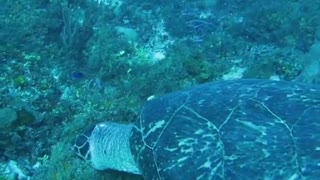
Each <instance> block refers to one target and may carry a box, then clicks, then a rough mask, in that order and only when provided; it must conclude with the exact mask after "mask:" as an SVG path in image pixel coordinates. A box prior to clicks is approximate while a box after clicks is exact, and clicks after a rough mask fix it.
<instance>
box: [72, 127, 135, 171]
mask: <svg viewBox="0 0 320 180" xmlns="http://www.w3.org/2000/svg"><path fill="white" fill-rule="evenodd" d="M132 127H133V125H132V124H120V123H115V122H103V123H99V124H97V125H95V126H93V127H91V128H89V129H87V130H86V131H84V132H83V133H81V134H80V135H78V137H77V138H76V140H75V143H74V147H73V149H74V151H75V152H76V154H77V155H78V156H79V157H80V158H82V159H84V160H85V161H86V162H87V163H88V164H90V165H91V166H92V167H93V168H95V169H97V170H105V169H113V170H118V171H125V172H129V173H134V174H141V173H140V171H139V169H138V167H137V165H136V163H135V161H134V157H133V155H132V153H131V150H130V142H129V141H130V136H131V130H132Z"/></svg>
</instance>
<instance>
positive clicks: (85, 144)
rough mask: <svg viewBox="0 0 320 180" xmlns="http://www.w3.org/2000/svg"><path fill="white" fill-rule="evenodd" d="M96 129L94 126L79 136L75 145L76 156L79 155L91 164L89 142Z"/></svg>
mask: <svg viewBox="0 0 320 180" xmlns="http://www.w3.org/2000/svg"><path fill="white" fill-rule="evenodd" d="M94 128H95V126H92V127H90V128H88V129H87V130H86V131H84V132H82V133H81V134H80V135H78V136H77V138H76V140H75V142H74V145H73V150H74V151H75V153H76V155H78V156H79V157H80V158H81V159H83V160H85V161H87V162H88V163H89V164H90V161H91V154H90V142H89V141H90V136H91V133H92V131H93V129H94Z"/></svg>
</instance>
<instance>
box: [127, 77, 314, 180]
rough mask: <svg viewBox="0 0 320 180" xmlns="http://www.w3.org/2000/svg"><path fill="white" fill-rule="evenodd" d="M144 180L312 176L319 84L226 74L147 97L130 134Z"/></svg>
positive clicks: (292, 177) (288, 178)
mask: <svg viewBox="0 0 320 180" xmlns="http://www.w3.org/2000/svg"><path fill="white" fill-rule="evenodd" d="M130 143H131V151H132V153H133V155H134V157H135V160H136V162H137V163H138V165H139V168H140V171H141V172H142V173H143V176H144V178H145V179H148V180H149V179H166V180H167V179H175V180H176V179H184V180H187V179H215V180H219V179H228V180H229V179H230V180H234V179H243V180H246V179H248V180H249V179H250V180H252V179H279V180H280V179H286V180H295V179H318V178H319V177H320V87H318V86H313V85H308V84H301V83H296V82H286V81H271V80H231V81H219V82H213V83H208V84H203V85H199V86H195V87H194V88H191V89H187V90H183V91H179V92H175V93H170V94H167V95H164V96H162V97H159V98H157V99H154V100H151V101H148V102H147V103H146V104H145V106H144V107H143V109H142V111H141V114H140V116H139V119H138V120H137V121H136V123H135V125H134V128H133V131H132V134H131V139H130Z"/></svg>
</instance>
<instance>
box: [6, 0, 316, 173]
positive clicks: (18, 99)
mask: <svg viewBox="0 0 320 180" xmlns="http://www.w3.org/2000/svg"><path fill="white" fill-rule="evenodd" d="M0 3H1V6H0V12H1V14H0V16H1V17H0V30H1V31H0V70H1V71H0V74H1V75H0V108H1V109H0V121H1V124H2V125H0V129H1V132H0V179H10V178H14V176H13V175H12V173H10V170H8V162H9V161H10V160H11V161H14V162H15V163H16V164H17V167H18V168H19V169H21V171H22V172H23V173H24V174H25V175H26V176H29V177H31V178H32V179H139V178H140V177H138V176H137V177H135V176H132V175H127V174H122V173H118V172H97V171H95V170H93V169H92V168H90V167H89V166H87V165H86V164H85V163H84V162H83V161H81V160H79V159H78V158H76V157H75V155H74V154H73V153H72V150H71V148H72V143H73V138H74V137H75V136H76V135H77V134H78V133H79V132H81V131H82V129H83V128H86V127H88V126H90V125H92V124H95V123H97V122H101V121H106V120H112V121H117V122H130V121H131V122H132V121H134V120H135V118H136V117H137V114H138V112H139V109H140V108H141V106H142V105H143V102H145V101H146V100H147V99H148V98H150V97H153V96H155V97H158V96H160V95H162V94H165V93H168V92H172V91H175V90H178V89H183V88H186V87H191V86H193V85H196V84H201V83H205V82H209V81H215V80H228V79H237V78H263V79H275V80H288V81H302V82H306V83H315V84H317V83H318V82H319V80H320V76H319V72H320V40H319V35H320V29H319V24H320V1H319V0H277V1H268V0H255V1H253V0H161V1H159V0H157V1H156V0H149V1H147V0H102V1H95V0H79V1H73V0H14V1H13V0H0ZM35 165H36V166H35Z"/></svg>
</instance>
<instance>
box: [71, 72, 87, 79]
mask: <svg viewBox="0 0 320 180" xmlns="http://www.w3.org/2000/svg"><path fill="white" fill-rule="evenodd" d="M71 77H72V79H82V78H84V77H85V76H84V74H83V73H82V72H79V71H75V72H73V73H72V74H71Z"/></svg>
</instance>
